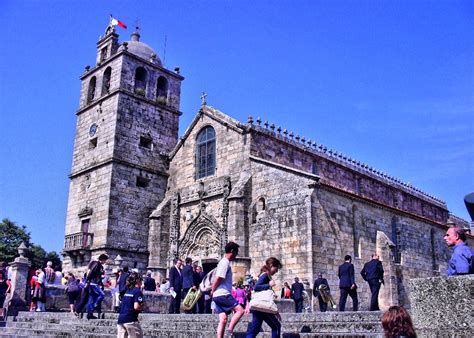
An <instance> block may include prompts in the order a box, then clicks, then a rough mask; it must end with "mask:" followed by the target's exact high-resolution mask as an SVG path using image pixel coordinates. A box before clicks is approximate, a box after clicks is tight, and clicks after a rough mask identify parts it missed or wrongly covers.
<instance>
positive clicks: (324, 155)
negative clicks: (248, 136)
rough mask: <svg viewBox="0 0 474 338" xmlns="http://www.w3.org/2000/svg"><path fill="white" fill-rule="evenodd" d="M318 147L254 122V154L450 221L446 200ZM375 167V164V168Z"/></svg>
mask: <svg viewBox="0 0 474 338" xmlns="http://www.w3.org/2000/svg"><path fill="white" fill-rule="evenodd" d="M321 149H322V150H320V151H318V148H316V149H314V148H313V147H312V146H308V145H307V144H305V143H304V142H301V141H300V138H299V137H298V140H296V139H293V138H292V137H288V136H284V135H282V134H278V133H276V132H274V131H271V130H270V129H268V128H261V127H258V126H255V125H252V144H251V146H250V154H251V155H254V156H257V157H259V158H262V159H265V160H269V161H272V162H275V163H279V164H282V165H285V166H288V167H292V168H295V169H298V170H302V171H305V172H308V173H314V174H317V175H319V176H320V177H321V181H322V182H324V183H327V184H329V185H331V186H334V187H337V188H339V189H342V190H345V191H350V192H352V193H354V194H357V195H359V196H361V197H364V198H367V199H370V200H373V201H378V202H379V203H382V204H384V205H387V206H390V207H393V208H397V209H400V210H403V211H405V212H409V213H413V214H415V215H418V216H422V217H426V218H429V219H431V220H433V221H436V222H441V223H446V220H447V219H448V211H447V208H446V204H445V203H444V202H443V201H440V200H438V199H436V198H434V197H431V196H428V195H427V194H424V193H423V192H421V191H419V190H417V189H415V188H413V187H411V186H409V185H406V184H402V182H401V181H399V180H396V179H394V178H392V177H390V176H388V175H386V174H383V173H379V172H375V171H374V170H368V168H369V167H368V166H367V167H366V166H365V165H364V166H362V164H361V163H360V162H358V161H355V160H352V159H350V160H349V159H348V158H347V157H346V156H344V157H339V156H337V155H334V153H333V152H332V151H331V152H327V149H326V148H325V147H324V148H323V147H321ZM371 169H372V168H371Z"/></svg>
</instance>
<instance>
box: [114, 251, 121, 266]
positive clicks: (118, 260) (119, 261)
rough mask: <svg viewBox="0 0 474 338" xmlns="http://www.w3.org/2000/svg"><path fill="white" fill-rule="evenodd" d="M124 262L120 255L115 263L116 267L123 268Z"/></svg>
mask: <svg viewBox="0 0 474 338" xmlns="http://www.w3.org/2000/svg"><path fill="white" fill-rule="evenodd" d="M122 262H123V258H122V256H120V254H118V255H117V256H116V257H115V259H114V263H115V265H118V266H121V265H122Z"/></svg>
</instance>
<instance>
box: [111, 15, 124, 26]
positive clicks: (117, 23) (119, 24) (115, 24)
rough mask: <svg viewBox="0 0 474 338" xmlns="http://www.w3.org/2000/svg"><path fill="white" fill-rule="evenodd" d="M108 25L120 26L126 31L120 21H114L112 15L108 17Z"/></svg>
mask: <svg viewBox="0 0 474 338" xmlns="http://www.w3.org/2000/svg"><path fill="white" fill-rule="evenodd" d="M110 24H111V25H112V26H120V27H122V28H125V29H127V25H126V24H124V23H123V22H122V21H120V20H117V19H115V18H114V17H113V16H112V15H111V16H110Z"/></svg>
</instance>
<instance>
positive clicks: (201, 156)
mask: <svg viewBox="0 0 474 338" xmlns="http://www.w3.org/2000/svg"><path fill="white" fill-rule="evenodd" d="M196 165H197V167H196V178H198V179H199V178H203V177H206V176H211V175H214V173H215V171H216V132H215V131H214V128H212V127H211V126H207V127H205V128H204V129H202V130H201V131H200V132H199V134H198V136H197V139H196Z"/></svg>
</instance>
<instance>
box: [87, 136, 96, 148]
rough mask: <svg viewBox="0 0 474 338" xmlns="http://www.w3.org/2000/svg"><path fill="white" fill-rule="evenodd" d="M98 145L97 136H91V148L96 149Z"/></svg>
mask: <svg viewBox="0 0 474 338" xmlns="http://www.w3.org/2000/svg"><path fill="white" fill-rule="evenodd" d="M96 147H97V137H94V138H91V139H90V140H89V149H94V148H96Z"/></svg>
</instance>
